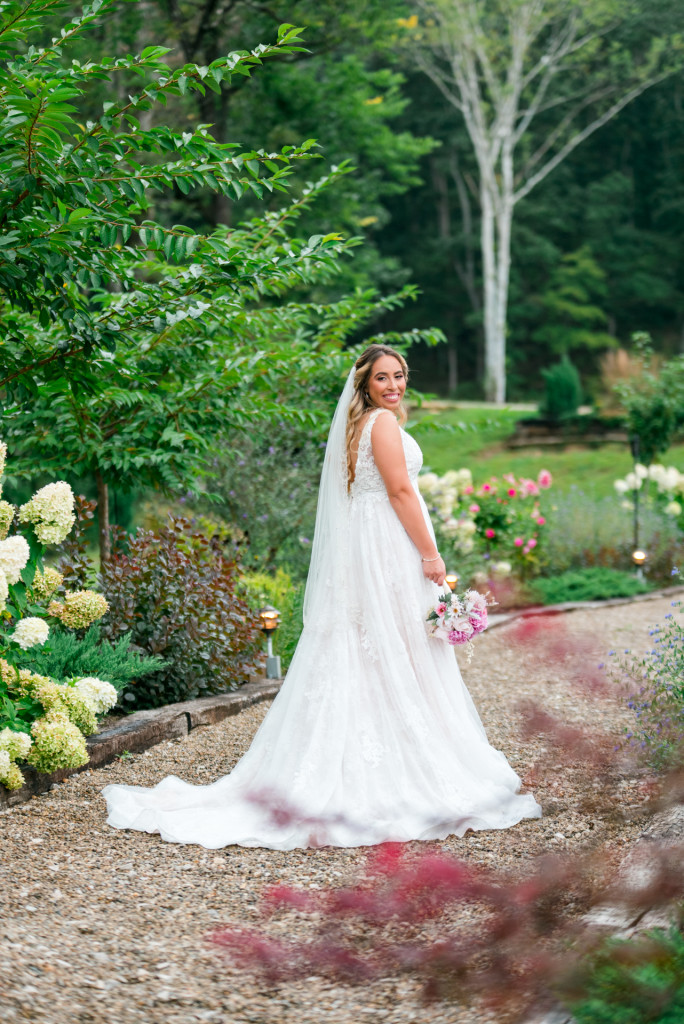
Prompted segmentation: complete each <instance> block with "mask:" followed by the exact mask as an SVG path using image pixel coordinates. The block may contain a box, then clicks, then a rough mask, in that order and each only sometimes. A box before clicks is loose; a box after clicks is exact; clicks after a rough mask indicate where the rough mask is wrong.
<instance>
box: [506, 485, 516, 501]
mask: <svg viewBox="0 0 684 1024" xmlns="http://www.w3.org/2000/svg"><path fill="white" fill-rule="evenodd" d="M506 493H507V494H508V497H509V498H515V496H516V494H517V493H518V492H517V491H516V489H515V487H509V488H508V491H507V492H506Z"/></svg>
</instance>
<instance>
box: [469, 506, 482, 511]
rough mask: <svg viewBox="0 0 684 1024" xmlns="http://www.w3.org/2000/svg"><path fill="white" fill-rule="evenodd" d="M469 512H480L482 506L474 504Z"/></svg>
mask: <svg viewBox="0 0 684 1024" xmlns="http://www.w3.org/2000/svg"><path fill="white" fill-rule="evenodd" d="M468 511H469V512H479V511H480V506H479V505H475V504H472V505H470V506H469V508H468Z"/></svg>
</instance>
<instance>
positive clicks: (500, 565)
mask: <svg viewBox="0 0 684 1024" xmlns="http://www.w3.org/2000/svg"><path fill="white" fill-rule="evenodd" d="M512 571H513V566H512V565H511V563H510V562H505V561H502V562H494V563H493V564H492V573H493V575H494V576H498V577H499V578H502V577H506V576H510V575H511V573H512Z"/></svg>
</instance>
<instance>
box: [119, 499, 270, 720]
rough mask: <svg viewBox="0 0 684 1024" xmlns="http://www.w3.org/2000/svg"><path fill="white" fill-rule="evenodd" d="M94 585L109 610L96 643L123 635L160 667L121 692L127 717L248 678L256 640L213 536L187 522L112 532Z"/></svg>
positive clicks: (232, 568)
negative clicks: (106, 557) (160, 662)
mask: <svg viewBox="0 0 684 1024" xmlns="http://www.w3.org/2000/svg"><path fill="white" fill-rule="evenodd" d="M226 546H228V547H229V550H228V551H226V550H225V547H226ZM100 582H101V586H102V589H103V590H104V593H105V594H106V596H107V600H108V602H109V607H110V610H109V615H108V616H107V620H106V622H105V623H104V624H103V627H102V635H103V637H104V638H105V639H108V640H110V641H115V640H117V639H118V638H119V637H120V636H121V635H122V634H128V635H130V637H131V638H132V642H133V643H134V644H135V646H136V648H137V649H139V650H141V651H144V652H145V653H146V654H147V655H150V656H157V657H160V658H163V659H164V661H165V662H166V665H165V667H164V668H162V669H159V670H158V671H156V672H150V673H149V674H146V675H145V676H144V677H142V678H138V679H136V680H135V683H133V682H131V684H130V685H129V686H128V687H127V688H126V690H125V691H124V694H123V698H122V699H123V701H124V702H125V703H124V706H127V707H128V708H129V709H138V708H154V707H160V706H162V705H163V704H169V703H172V702H174V701H182V700H189V699H192V698H194V697H204V696H207V695H208V694H212V693H221V692H225V691H226V690H231V689H235V688H236V687H237V686H238V685H239V684H240V683H242V682H244V681H245V680H246V679H247V678H248V677H249V676H250V675H251V674H252V673H253V672H254V671H255V667H256V664H257V662H258V661H259V660H260V657H261V643H260V639H261V637H260V633H259V631H258V629H257V625H256V622H255V620H254V617H253V615H252V613H251V612H250V608H249V606H248V604H247V602H246V600H245V599H244V597H242V596H241V595H240V593H239V574H238V566H237V563H236V561H235V558H234V553H233V550H232V549H230V546H229V545H226V542H225V541H224V540H222V538H221V536H220V534H219V535H214V536H212V537H207V536H206V535H205V534H204V533H202V532H200V531H199V530H198V529H196V528H195V526H194V525H193V524H192V523H191V522H190V521H189V520H187V519H173V520H170V521H169V523H168V525H167V526H166V527H164V528H162V529H160V530H156V531H155V530H138V531H137V532H136V533H135V534H133V535H130V536H129V535H126V534H124V533H123V531H115V532H114V540H113V545H112V557H111V559H110V561H109V562H108V563H107V564H106V565H105V566H103V567H102V570H101V574H100Z"/></svg>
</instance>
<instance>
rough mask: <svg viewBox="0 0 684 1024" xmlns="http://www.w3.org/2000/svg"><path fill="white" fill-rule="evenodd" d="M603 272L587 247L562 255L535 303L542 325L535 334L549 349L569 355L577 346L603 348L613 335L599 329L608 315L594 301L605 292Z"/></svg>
mask: <svg viewBox="0 0 684 1024" xmlns="http://www.w3.org/2000/svg"><path fill="white" fill-rule="evenodd" d="M606 290H607V289H606V285H605V274H604V273H603V271H602V270H601V268H600V267H599V266H598V264H597V263H596V260H595V259H594V258H593V256H592V254H591V250H590V249H589V248H588V246H583V247H582V248H581V249H578V250H577V251H576V252H572V253H568V254H567V255H566V256H564V257H563V258H562V260H561V262H560V264H559V265H558V266H557V267H556V269H555V270H554V272H553V273H552V274H551V280H550V281H549V287H548V288H547V290H546V291H545V292H544V294H543V295H541V296H539V299H538V302H539V305H540V306H541V309H542V315H543V325H542V326H541V327H538V328H537V330H536V331H535V333H534V339H535V341H539V342H541V343H542V344H543V345H545V347H546V348H547V350H548V351H550V352H553V353H555V354H558V355H568V356H569V355H570V354H571V353H574V352H575V351H576V350H577V349H583V348H589V349H606V348H610V347H612V346H614V345H615V344H616V342H615V338H613V337H612V335H610V334H608V332H607V331H605V330H602V329H601V328H603V327H605V325H606V323H607V321H608V317H607V315H606V313H605V312H604V311H603V309H602V308H601V307H600V306H598V305H597V304H596V303H597V302H599V301H601V300H602V299H604V298H605V295H606Z"/></svg>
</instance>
